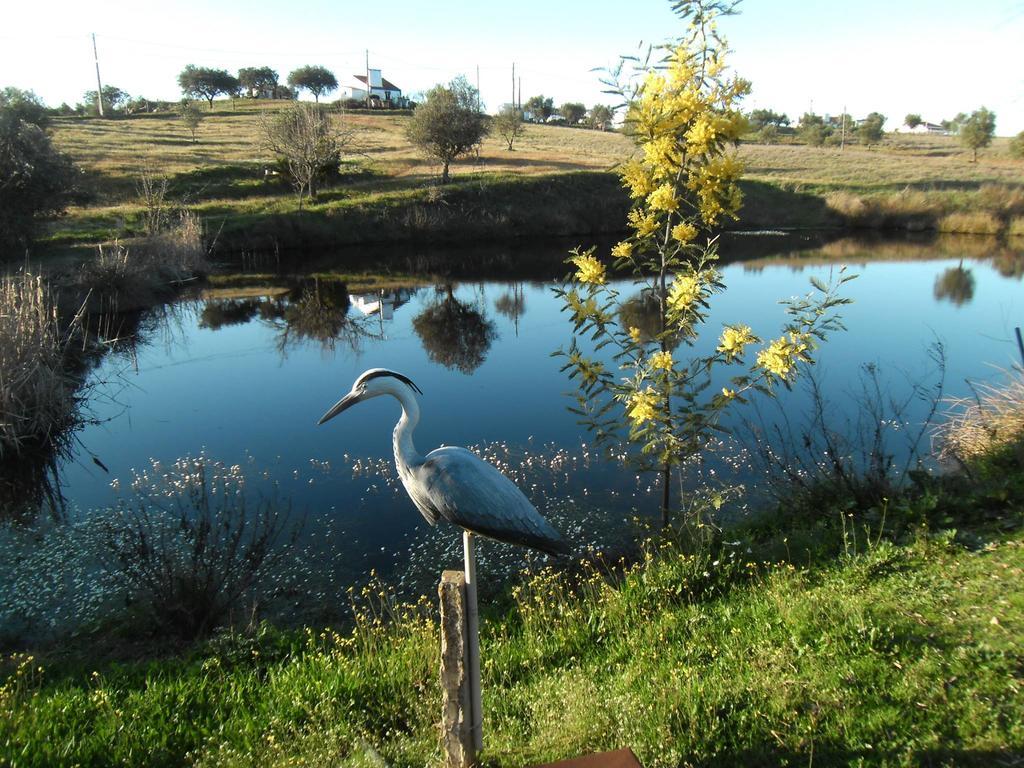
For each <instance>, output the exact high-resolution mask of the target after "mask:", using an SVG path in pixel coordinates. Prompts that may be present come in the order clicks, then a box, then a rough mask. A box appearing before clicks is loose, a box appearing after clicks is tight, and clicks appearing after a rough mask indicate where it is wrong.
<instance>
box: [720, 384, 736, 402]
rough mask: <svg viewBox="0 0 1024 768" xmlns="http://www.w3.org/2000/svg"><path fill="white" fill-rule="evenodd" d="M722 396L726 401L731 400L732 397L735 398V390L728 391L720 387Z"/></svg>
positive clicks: (726, 388)
mask: <svg viewBox="0 0 1024 768" xmlns="http://www.w3.org/2000/svg"><path fill="white" fill-rule="evenodd" d="M722 396H723V397H724V398H725V399H726V400H732V399H733V398H734V397H736V390H735V389H729V388H728V387H722Z"/></svg>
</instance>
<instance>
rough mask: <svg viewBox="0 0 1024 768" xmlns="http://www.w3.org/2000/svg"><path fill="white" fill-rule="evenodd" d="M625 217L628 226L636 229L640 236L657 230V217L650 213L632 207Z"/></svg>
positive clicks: (645, 235)
mask: <svg viewBox="0 0 1024 768" xmlns="http://www.w3.org/2000/svg"><path fill="white" fill-rule="evenodd" d="M627 218H628V219H629V226H631V227H632V228H633V229H635V230H636V233H637V235H639V236H640V237H647V236H648V235H652V234H654V233H655V232H657V231H658V217H657V216H655V215H654V214H651V213H644V212H643V211H642V210H641V209H639V208H633V209H632V210H631V211H630V212H629V214H628V216H627Z"/></svg>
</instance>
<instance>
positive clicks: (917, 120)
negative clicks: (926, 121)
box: [903, 112, 922, 128]
mask: <svg viewBox="0 0 1024 768" xmlns="http://www.w3.org/2000/svg"><path fill="white" fill-rule="evenodd" d="M921 122H922V120H921V116H920V115H918V114H914V113H913V112H911V113H910V114H908V115H907V116H906V117H904V118H903V124H904V125H905V126H907V128H917V126H919V125H920V124H921Z"/></svg>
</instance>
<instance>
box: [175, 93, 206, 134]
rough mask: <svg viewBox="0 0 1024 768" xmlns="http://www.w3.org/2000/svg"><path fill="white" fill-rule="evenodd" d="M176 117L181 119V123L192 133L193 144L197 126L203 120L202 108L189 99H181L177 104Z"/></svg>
mask: <svg viewBox="0 0 1024 768" xmlns="http://www.w3.org/2000/svg"><path fill="white" fill-rule="evenodd" d="M178 118H179V119H180V120H181V124H182V125H184V126H185V127H186V128H187V129H188V131H189V133H191V134H192V143H193V144H195V143H196V131H198V130H199V126H200V124H201V123H202V122H203V112H202V110H200V109H199V107H197V106H196V105H195V104H193V103H192V102H191V101H182V102H181V104H179V105H178Z"/></svg>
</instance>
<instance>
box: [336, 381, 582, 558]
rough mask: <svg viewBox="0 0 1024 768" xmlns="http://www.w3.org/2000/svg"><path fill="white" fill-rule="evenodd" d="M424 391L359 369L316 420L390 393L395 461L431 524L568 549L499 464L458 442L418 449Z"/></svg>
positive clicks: (534, 545) (540, 547)
mask: <svg viewBox="0 0 1024 768" xmlns="http://www.w3.org/2000/svg"><path fill="white" fill-rule="evenodd" d="M417 393H418V394H421V395H422V394H423V393H422V392H421V391H420V389H419V387H417V386H416V385H415V384H414V383H413V382H412V381H411V380H410V379H409V378H408V377H407V376H403V375H402V374H400V373H396V372H394V371H389V370H387V369H385V368H372V369H370V370H368V371H366V372H365V373H363V374H362V375H360V376H359V377H358V378H357V379H356V380H355V383H354V384H353V385H352V390H351V391H350V392H349V393H348V394H346V395H345V396H344V397H343V398H341V400H339V401H338V402H337V403H335V404H334V405H333V406H331V408H330V409H329V410H328V411H327V413H325V414H324V415H323V416H322V417H321V418H320V421H319V422H318V423H319V424H323V423H324V422H325V421H327V420H328V419H333V418H334V417H335V416H337V415H338V414H339V413H341V412H342V411H344V410H345V409H347V408H349V407H350V406H353V405H355V404H356V403H360V402H362V401H364V400H369V399H370V398H373V397H379V396H381V395H391V396H392V397H394V398H395V399H396V400H398V402H399V403H400V404H401V406H402V416H401V418H399V420H398V424H397V425H396V426H395V432H394V448H395V466H396V467H397V469H398V477H399V478H400V479H401V481H402V485H403V486H404V487H405V490H406V492H407V493H408V494H409V497H410V498H411V499H412V502H413V504H415V505H416V508H417V509H418V510H419V511H420V513H421V514H422V515H423V517H424V518H426V521H427V522H428V523H430V525H432V526H433V525H436V524H437V521H438V520H439V519H444V520H447V521H448V522H449V523H453V524H454V525H457V526H459V527H460V528H463V529H464V530H466V531H469V532H471V533H475V534H479V535H480V536H484V537H486V538H489V539H496V540H497V541H504V542H507V543H509V544H519V545H522V546H526V547H531V548H532V549H537V550H540V551H541V552H546V553H548V554H551V555H559V554H567V553H568V552H569V545H568V544H567V543H566V541H565V539H564V538H563V537H562V535H561V534H560V533H559V532H558V531H557V530H555V528H554V527H553V526H552V525H551V524H550V523H549V522H548V521H547V520H545V519H544V518H543V517H541V514H540V513H539V512H538V511H537V509H536V508H535V507H534V506H533V504H531V503H530V501H529V499H527V498H526V496H525V495H524V494H523V492H522V491H520V490H519V488H517V487H516V485H515V484H514V483H513V482H512V481H511V480H509V479H508V478H507V477H505V475H503V474H502V473H501V472H500V471H499V470H498V468H497V467H495V466H494V465H493V464H490V463H489V462H486V461H484V460H483V459H481V458H480V457H479V456H477V455H476V454H475V453H473V452H472V451H468V450H466V449H465V448H459V447H456V446H445V447H442V448H437V449H435V450H433V451H431V452H430V453H428V454H427V455H426V456H421V455H420V454H419V453H417V451H416V448H415V447H414V446H413V442H412V433H413V430H414V429H415V428H416V424H417V423H418V422H419V419H420V408H419V403H418V402H417V399H416V394H417Z"/></svg>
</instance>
